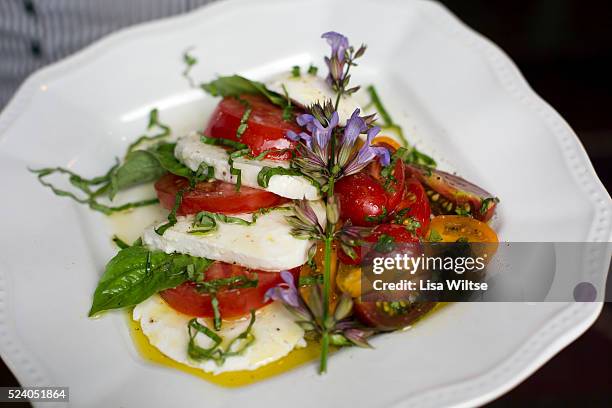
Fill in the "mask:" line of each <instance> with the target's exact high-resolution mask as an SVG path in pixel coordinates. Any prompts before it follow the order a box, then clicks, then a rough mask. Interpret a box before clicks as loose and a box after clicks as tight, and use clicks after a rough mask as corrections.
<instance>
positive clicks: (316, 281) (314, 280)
mask: <svg viewBox="0 0 612 408" xmlns="http://www.w3.org/2000/svg"><path fill="white" fill-rule="evenodd" d="M322 283H323V274H321V273H319V274H316V275H310V276H300V281H299V286H312V285H320V284H322Z"/></svg>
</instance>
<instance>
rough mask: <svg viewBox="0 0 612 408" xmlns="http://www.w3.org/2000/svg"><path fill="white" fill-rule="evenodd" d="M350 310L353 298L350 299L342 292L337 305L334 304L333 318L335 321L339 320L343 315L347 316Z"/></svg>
mask: <svg viewBox="0 0 612 408" xmlns="http://www.w3.org/2000/svg"><path fill="white" fill-rule="evenodd" d="M351 310H353V299H351V297H350V296H348V295H347V294H343V295H342V297H341V298H340V301H339V302H338V305H337V306H336V311H335V312H334V319H335V320H336V321H340V320H342V319H344V318H345V317H348V315H349V314H350V313H351Z"/></svg>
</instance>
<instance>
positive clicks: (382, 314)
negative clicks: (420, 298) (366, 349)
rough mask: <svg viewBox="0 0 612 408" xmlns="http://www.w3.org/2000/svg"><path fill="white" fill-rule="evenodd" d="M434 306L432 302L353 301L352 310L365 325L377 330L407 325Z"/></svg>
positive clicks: (393, 328)
mask: <svg viewBox="0 0 612 408" xmlns="http://www.w3.org/2000/svg"><path fill="white" fill-rule="evenodd" d="M434 306H435V303H433V302H422V303H408V302H404V301H394V302H360V301H355V304H354V307H353V312H354V313H355V316H356V317H357V318H358V319H359V320H360V321H361V322H362V323H363V324H365V325H368V326H370V327H374V328H376V329H378V330H382V331H389V330H397V329H401V328H403V327H406V326H409V325H411V324H412V323H414V322H415V321H416V320H417V319H418V318H419V317H421V316H423V315H424V314H425V313H427V312H428V311H430V310H431V309H432V308H433V307H434Z"/></svg>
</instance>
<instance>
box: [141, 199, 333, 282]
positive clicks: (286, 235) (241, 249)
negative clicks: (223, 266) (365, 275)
mask: <svg viewBox="0 0 612 408" xmlns="http://www.w3.org/2000/svg"><path fill="white" fill-rule="evenodd" d="M312 204H313V209H314V210H315V211H316V213H317V214H319V218H320V219H321V225H325V215H324V214H325V211H324V209H323V207H322V205H321V204H320V203H318V202H313V203H312ZM290 214H291V212H290V210H287V211H282V210H278V211H271V212H269V213H267V214H264V215H262V216H260V217H259V218H257V221H256V222H255V224H252V225H239V224H231V223H224V222H221V221H217V226H218V229H217V230H216V231H214V232H212V233H210V234H208V235H196V234H190V233H189V232H188V231H191V230H193V229H194V227H193V221H194V216H193V215H191V216H186V217H177V218H178V220H177V223H176V224H175V225H174V226H172V227H171V228H168V229H167V230H166V231H165V232H164V235H159V234H157V233H156V232H155V230H154V227H149V228H147V229H146V230H145V232H144V235H143V240H144V243H145V244H146V245H147V246H148V247H150V248H152V249H157V250H161V251H164V252H166V253H173V252H178V253H181V254H188V255H192V256H198V257H204V258H208V259H214V260H216V261H223V262H227V263H237V264H239V265H242V266H246V267H247V268H253V269H261V270H267V271H281V270H285V269H291V268H295V267H297V266H301V265H303V264H305V263H306V261H307V259H308V250H309V248H310V247H311V245H312V244H313V243H312V241H308V240H304V239H297V238H295V237H293V236H292V235H291V234H290V231H291V227H290V226H289V224H288V223H287V221H286V219H285V217H286V216H287V215H290ZM235 217H239V218H242V219H244V220H247V221H250V220H252V215H250V214H239V215H236V216H235Z"/></svg>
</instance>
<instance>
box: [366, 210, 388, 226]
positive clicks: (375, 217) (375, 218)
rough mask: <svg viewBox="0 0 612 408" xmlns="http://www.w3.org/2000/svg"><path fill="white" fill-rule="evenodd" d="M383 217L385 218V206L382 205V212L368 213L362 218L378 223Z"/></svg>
mask: <svg viewBox="0 0 612 408" xmlns="http://www.w3.org/2000/svg"><path fill="white" fill-rule="evenodd" d="M385 218H387V208H386V207H383V210H382V213H380V214H378V215H368V216H366V217H365V218H364V219H365V220H366V221H367V222H373V223H376V224H380V223H381V222H383V221H384V220H385Z"/></svg>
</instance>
